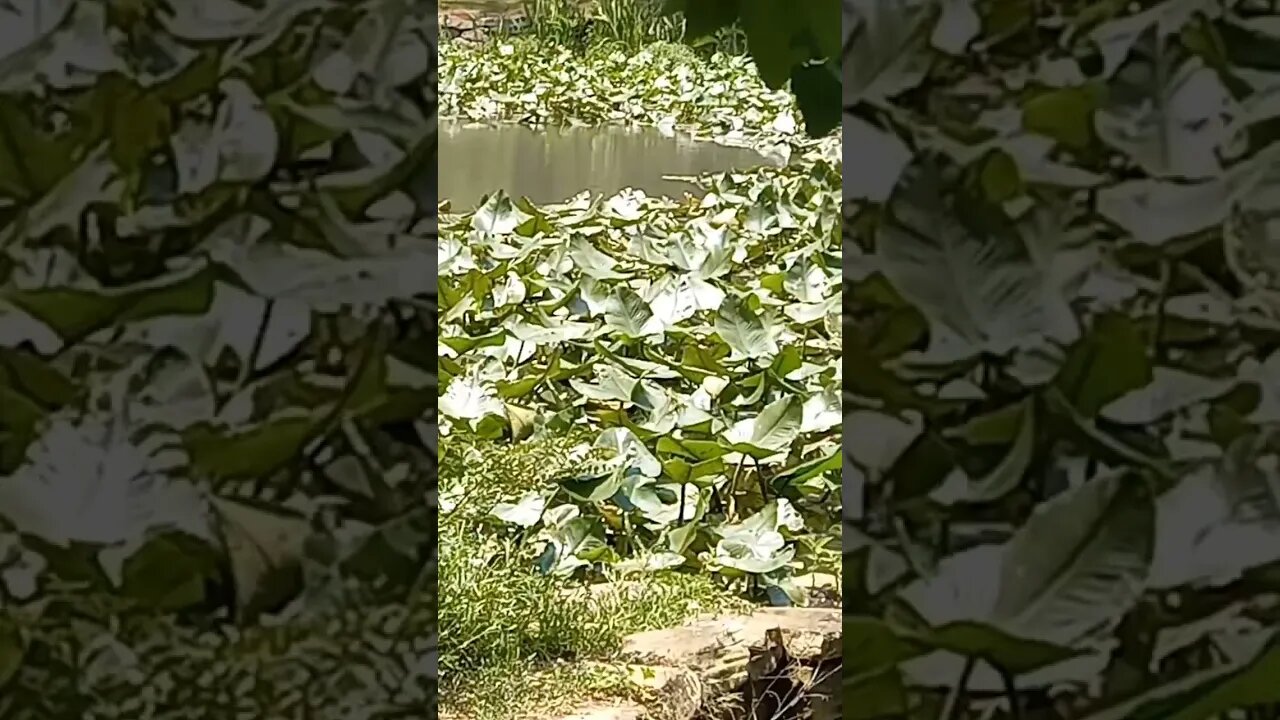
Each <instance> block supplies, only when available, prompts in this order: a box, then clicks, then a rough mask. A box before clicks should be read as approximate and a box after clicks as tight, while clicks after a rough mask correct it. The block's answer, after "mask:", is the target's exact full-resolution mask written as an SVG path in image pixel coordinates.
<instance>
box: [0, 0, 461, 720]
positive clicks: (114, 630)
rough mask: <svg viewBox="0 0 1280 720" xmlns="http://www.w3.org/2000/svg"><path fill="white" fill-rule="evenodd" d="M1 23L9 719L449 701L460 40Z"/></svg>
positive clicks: (129, 19)
mask: <svg viewBox="0 0 1280 720" xmlns="http://www.w3.org/2000/svg"><path fill="white" fill-rule="evenodd" d="M433 11H434V8H433V7H428V6H426V5H425V4H422V3H416V2H411V1H409V0H376V1H371V2H351V3H331V2H312V1H310V0H297V1H291V2H252V1H248V0H246V1H245V2H240V1H238V0H199V1H198V2H171V3H166V4H160V3H148V2H102V1H99V0H78V1H77V0H56V1H50V0H16V1H15V2H6V3H4V4H3V6H0V65H2V66H3V68H4V70H3V74H2V75H0V716H2V717H5V718H32V719H33V720H35V719H39V720H46V719H47V718H69V717H76V718H108V717H112V718H115V717H119V718H129V719H130V720H141V719H142V718H175V719H176V718H184V719H186V720H195V719H197V718H210V719H214V718H216V719H217V720H226V719H227V718H230V717H249V718H283V717H309V718H332V719H334V720H338V719H339V718H341V719H342V720H348V719H350V718H368V719H374V718H393V717H397V718H402V717H423V716H425V715H428V714H432V713H434V705H435V673H436V671H435V665H436V655H435V652H436V651H435V639H434V627H435V600H434V597H433V591H434V588H435V578H434V553H435V533H436V528H435V523H434V520H433V509H432V506H433V504H434V501H435V488H434V485H433V482H434V480H433V478H434V475H435V468H434V465H435V457H434V450H435V447H436V442H435V438H436V429H435V427H434V425H433V418H434V415H433V413H434V405H435V391H436V386H435V381H434V372H435V359H434V357H435V355H434V351H435V348H434V343H433V342H432V340H431V339H432V338H433V337H434V335H435V327H434V322H435V312H434V298H435V256H436V247H435V243H434V235H435V212H436V208H435V201H434V195H435V189H434V186H433V178H434V172H435V167H434V165H435V160H434V148H435V130H434V127H435V126H434V120H433V116H434V113H435V105H436V101H435V95H436V90H435V59H434V58H435V18H434V17H433V15H432V14H431V13H432V12H433Z"/></svg>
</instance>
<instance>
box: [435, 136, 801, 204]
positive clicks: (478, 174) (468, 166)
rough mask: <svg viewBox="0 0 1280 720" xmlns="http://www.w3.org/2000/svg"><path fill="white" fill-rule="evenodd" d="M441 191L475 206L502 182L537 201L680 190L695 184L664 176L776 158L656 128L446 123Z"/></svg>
mask: <svg viewBox="0 0 1280 720" xmlns="http://www.w3.org/2000/svg"><path fill="white" fill-rule="evenodd" d="M440 135H441V139H440V165H439V168H440V184H441V188H440V191H441V192H440V196H441V198H443V199H448V200H450V201H452V203H453V209H454V210H455V211H461V210H467V209H471V208H474V207H475V206H476V205H477V204H479V202H480V200H481V198H482V197H483V196H484V195H487V194H490V193H493V192H494V191H496V190H499V189H502V190H505V191H506V192H507V194H508V195H511V196H512V197H520V196H526V197H528V198H529V199H530V200H532V201H533V202H535V203H540V204H543V203H554V202H561V201H564V200H567V199H568V198H571V197H573V196H574V195H576V194H578V193H580V192H582V191H583V190H590V191H591V192H593V193H604V194H613V193H616V192H617V191H619V190H621V189H623V188H626V187H633V188H638V189H641V190H644V191H645V192H646V193H647V194H649V195H667V196H671V197H680V196H681V195H682V194H683V193H686V192H688V193H693V192H695V191H696V190H697V188H695V187H694V186H692V185H690V184H689V183H686V182H681V181H677V180H665V179H663V176H664V175H697V174H700V173H707V172H722V171H725V170H742V169H748V168H752V167H757V166H759V165H766V164H778V160H777V159H776V158H775V159H771V158H767V157H765V156H763V155H761V154H759V153H757V152H755V151H753V150H748V149H745V148H734V147H725V146H723V145H716V144H714V143H708V142H701V141H694V140H692V139H690V138H688V137H684V136H679V135H677V136H675V137H667V136H665V135H663V134H662V133H660V132H659V131H657V130H655V129H651V128H646V129H640V130H633V129H628V128H621V127H593V128H551V129H548V130H545V131H541V130H533V129H530V128H527V127H524V126H520V125H497V126H483V125H466V126H464V125H458V124H452V123H441V127H440Z"/></svg>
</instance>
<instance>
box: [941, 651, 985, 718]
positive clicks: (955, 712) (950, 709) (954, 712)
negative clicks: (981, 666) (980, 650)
mask: <svg viewBox="0 0 1280 720" xmlns="http://www.w3.org/2000/svg"><path fill="white" fill-rule="evenodd" d="M977 665H978V658H976V657H974V656H972V655H970V656H969V657H967V658H965V660H964V669H963V670H961V671H960V677H959V679H957V680H956V684H955V685H953V686H951V692H949V693H947V700H946V703H945V704H943V706H942V712H941V713H939V714H938V718H939V720H957V719H958V718H959V717H960V716H961V714H962V713H963V712H964V710H963V708H962V707H961V702H960V701H961V699H963V697H964V693H965V689H966V688H968V686H969V678H970V677H972V676H973V669H974V668H975V667H977Z"/></svg>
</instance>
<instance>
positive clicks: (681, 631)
mask: <svg viewBox="0 0 1280 720" xmlns="http://www.w3.org/2000/svg"><path fill="white" fill-rule="evenodd" d="M841 613H842V611H841V610H840V609H839V608H762V609H760V610H757V611H755V612H753V613H751V614H747V615H727V616H721V617H703V618H699V619H697V620H695V621H693V622H691V623H689V624H686V625H683V626H681V627H674V628H664V629H662V630H651V631H648V632H643V633H637V634H635V635H631V636H629V637H627V638H626V639H625V640H624V641H623V647H622V653H623V656H624V657H626V658H628V660H629V661H630V662H638V663H647V664H652V665H668V666H674V667H692V668H702V669H706V668H710V667H712V666H714V665H715V664H717V663H720V662H723V661H724V660H725V659H727V658H731V657H742V656H745V655H746V653H747V650H748V648H750V647H751V646H752V645H755V644H758V643H760V642H761V641H763V639H764V638H765V636H766V634H768V632H769V631H771V630H775V629H776V630H780V631H781V633H782V636H783V637H784V638H785V640H786V646H787V649H788V651H789V652H790V653H791V655H792V656H793V657H795V658H796V659H798V660H801V661H810V660H818V659H821V658H824V657H838V656H839V654H840V633H841Z"/></svg>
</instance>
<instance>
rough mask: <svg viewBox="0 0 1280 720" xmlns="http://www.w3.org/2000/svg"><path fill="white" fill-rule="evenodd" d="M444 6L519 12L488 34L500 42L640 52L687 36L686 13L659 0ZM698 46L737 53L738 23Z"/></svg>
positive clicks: (527, 0)
mask: <svg viewBox="0 0 1280 720" xmlns="http://www.w3.org/2000/svg"><path fill="white" fill-rule="evenodd" d="M445 7H446V8H447V7H460V8H467V9H482V10H487V11H499V10H505V11H506V12H509V13H516V14H523V15H524V18H525V19H524V21H521V22H512V23H511V24H509V25H507V24H504V25H503V26H502V28H501V29H500V31H499V32H498V33H496V34H495V35H493V36H491V37H492V38H493V39H497V40H503V41H507V40H510V39H512V38H513V37H514V36H517V35H519V36H523V37H527V38H532V39H534V40H536V41H537V42H539V43H543V44H547V45H556V46H560V47H571V48H577V49H579V50H584V51H585V50H588V49H590V48H594V47H599V46H609V47H612V48H622V49H625V50H627V51H630V52H639V51H640V50H641V49H642V48H644V47H646V46H648V45H652V44H654V43H678V42H681V41H683V40H684V39H685V24H684V18H683V17H680V16H678V15H677V16H670V15H666V14H664V13H663V2H662V0H587V1H586V2H584V1H583V0H516V1H514V2H506V3H493V2H488V3H486V2H471V3H446V4H445ZM698 47H699V49H700V50H702V51H704V52H706V53H707V54H710V53H713V52H716V51H719V52H724V53H727V54H733V55H741V54H745V53H746V51H747V49H746V42H745V36H744V35H743V33H742V31H741V29H740V28H737V27H733V28H729V29H726V30H722V31H720V32H719V33H717V34H716V36H715V37H714V38H711V39H709V40H706V41H701V42H700V43H699V44H698Z"/></svg>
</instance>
